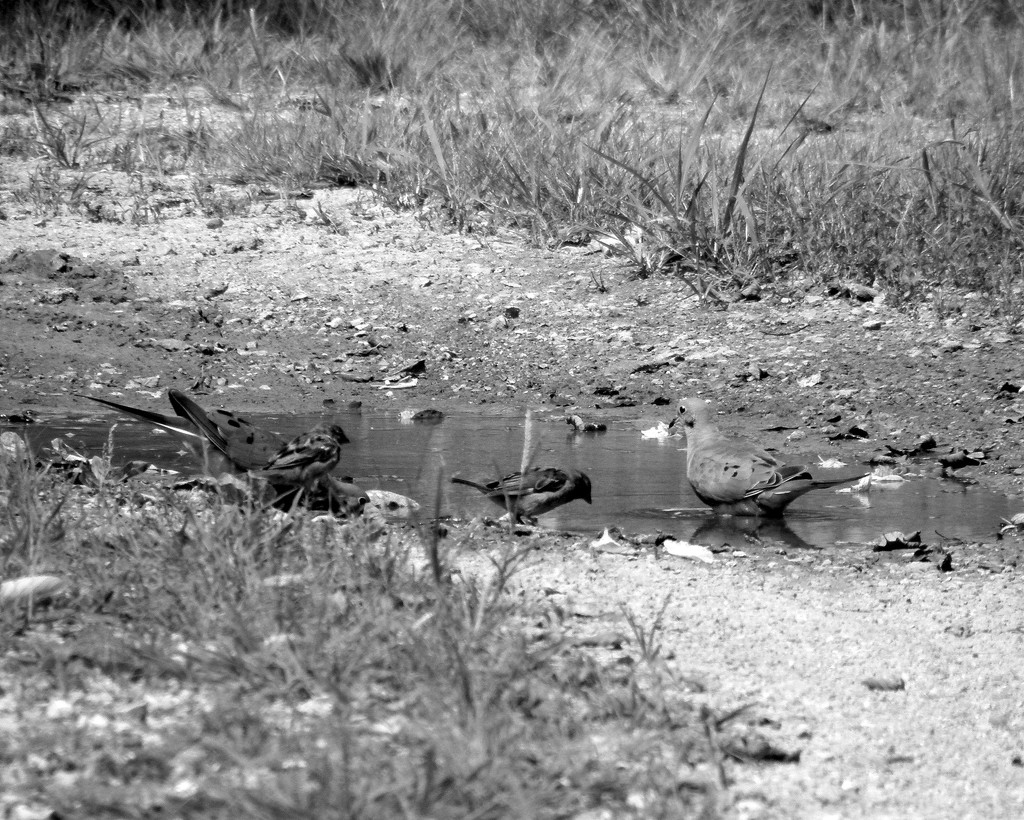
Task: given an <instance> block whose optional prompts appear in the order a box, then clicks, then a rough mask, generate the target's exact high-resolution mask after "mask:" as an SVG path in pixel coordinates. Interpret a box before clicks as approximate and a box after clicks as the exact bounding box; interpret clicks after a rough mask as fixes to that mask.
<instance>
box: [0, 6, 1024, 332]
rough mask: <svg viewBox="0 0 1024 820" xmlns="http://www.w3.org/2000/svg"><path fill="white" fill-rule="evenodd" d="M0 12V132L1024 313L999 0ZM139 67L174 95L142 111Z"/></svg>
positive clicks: (784, 276)
mask: <svg viewBox="0 0 1024 820" xmlns="http://www.w3.org/2000/svg"><path fill="white" fill-rule="evenodd" d="M3 26H4V27H5V29H6V30H7V31H8V33H9V34H10V35H11V36H9V37H7V38H5V40H4V43H3V45H2V46H0V61H2V63H3V64H4V65H5V66H6V69H5V75H4V76H5V78H4V88H5V90H6V96H5V100H4V108H5V113H7V114H8V115H12V116H9V117H8V118H5V119H9V122H6V123H5V124H4V125H3V129H4V131H3V134H0V150H3V152H4V153H5V154H7V155H22V156H36V157H38V156H40V154H41V155H42V156H44V157H46V161H47V162H48V164H50V165H54V166H57V167H61V168H66V169H81V170H80V171H79V173H85V169H99V168H113V169H118V170H121V171H127V172H128V173H130V174H134V175H135V176H137V177H140V178H143V179H145V178H148V177H155V178H158V179H159V178H161V177H162V176H163V175H164V174H167V173H184V174H186V175H191V176H193V177H195V178H201V179H203V180H221V181H225V182H230V183H233V184H256V185H260V186H263V187H270V188H276V189H277V190H279V191H281V192H282V194H284V195H287V193H288V192H290V191H294V190H295V189H297V188H301V187H302V186H305V185H308V184H309V183H313V182H328V183H334V184H346V185H348V184H354V185H364V186H371V187H373V188H374V189H375V190H376V191H377V192H378V193H379V194H380V195H381V196H383V197H384V198H385V199H386V201H388V202H389V203H391V204H392V205H393V206H394V207H396V208H398V207H415V208H421V209H424V211H425V214H426V215H427V216H428V217H429V218H430V219H432V220H433V221H434V222H435V223H436V224H438V225H452V226H455V227H457V228H458V229H460V230H465V231H485V232H486V231H489V230H493V229H494V228H497V227H505V226H511V227H514V228H519V229H523V230H524V231H525V232H526V235H527V236H528V237H530V238H532V241H534V242H537V243H554V244H557V243H561V242H566V241H574V242H575V241H581V240H585V239H587V238H592V237H595V236H596V237H604V238H605V239H608V238H611V239H612V240H614V241H609V242H607V243H606V244H607V245H609V246H610V248H611V252H613V253H617V254H620V255H622V256H623V258H624V259H625V260H627V262H628V263H630V264H631V265H632V266H633V267H634V268H635V270H636V272H637V273H638V274H639V275H644V276H649V275H652V274H658V275H670V276H681V277H683V278H684V279H685V280H686V281H687V282H688V283H690V284H691V286H693V287H694V289H695V290H696V291H697V292H698V293H700V294H702V295H704V296H709V297H712V298H714V297H715V296H716V295H721V294H722V293H726V294H727V293H729V292H730V291H734V290H736V289H738V288H742V287H744V286H746V285H748V284H750V283H756V284H757V285H760V286H763V285H769V284H771V285H774V286H776V287H781V288H784V289H792V290H806V289H808V288H811V287H826V288H833V289H835V288H840V287H843V286H845V285H846V284H847V283H850V282H853V283H858V284H861V285H865V286H870V287H875V288H877V289H879V290H882V291H884V292H885V293H886V295H887V298H889V299H890V300H891V301H893V302H898V303H902V304H904V305H905V306H906V307H907V308H908V309H916V308H918V307H921V306H922V305H924V304H925V302H926V301H927V302H929V303H930V305H929V306H930V308H931V309H934V310H936V311H937V312H938V314H939V315H940V316H943V315H947V314H956V313H957V312H958V311H960V310H964V309H967V305H966V303H965V294H969V293H974V294H977V295H980V296H981V297H982V299H981V300H979V301H978V303H977V304H975V306H974V308H973V309H975V310H978V309H984V310H987V311H988V312H990V313H995V314H999V315H1001V316H1003V318H1005V319H1006V320H1007V322H1008V324H1009V325H1010V326H1011V327H1014V326H1019V321H1020V318H1021V316H1022V314H1024V306H1022V305H1024V298H1022V294H1021V274H1022V247H1021V243H1022V237H1021V226H1020V211H1021V198H1022V195H1024V194H1022V184H1021V173H1020V168H1021V167H1022V160H1024V158H1022V157H1021V155H1020V151H1021V149H1020V145H1021V144H1022V141H1021V139H1020V137H1021V128H1022V125H1021V117H1020V102H1019V89H1020V88H1021V86H1022V79H1024V66H1022V60H1021V58H1020V55H1021V54H1022V53H1024V19H1022V18H1021V15H1020V11H1019V9H1018V8H1017V7H1016V5H1015V4H1013V3H1011V2H1009V0H977V1H976V2H954V3H944V4H933V3H926V2H892V1H891V0H874V2H867V3H850V2H845V0H835V1H834V2H820V3H811V4H808V5H807V6H806V7H805V8H804V7H802V8H801V9H800V10H796V11H795V10H794V7H793V5H792V4H791V3H786V2H782V1H781V0H779V2H774V3H762V2H754V0H675V2H659V3H651V2H638V0H632V1H631V0H624V1H623V2H591V3H578V2H572V0H543V1H542V0H519V2H515V3H495V2H489V1H486V0H477V1H476V2H469V0H463V2H457V0H428V1H427V2H423V3H412V2H402V1H400V0H394V1H393V2H386V3H377V2H374V3H370V2H359V1H358V0H348V1H347V2H346V1H345V0H334V2H330V1H329V0H319V2H298V3H281V2H277V1H276V0H265V2H262V3H255V4H245V5H244V6H243V5H242V4H236V3H230V2H220V3H212V4H211V3H199V2H194V3H190V2H185V0H182V1H181V2H166V3H157V2H152V3H150V4H141V5H140V4H135V3H132V4H127V3H121V2H118V0H109V2H106V3H86V2H79V3H51V4H39V3H29V2H20V3H18V2H15V3H10V4H7V6H6V7H5V10H4V19H3ZM154 92H159V93H160V94H161V95H165V96H168V95H169V97H170V99H171V101H172V102H171V104H170V107H171V108H173V109H174V110H175V112H176V116H173V117H172V116H170V115H167V116H165V114H167V112H166V111H160V112H159V116H157V114H156V112H154V114H153V116H152V117H150V118H149V119H148V120H147V119H145V117H142V120H145V122H142V121H140V115H139V113H138V112H136V113H134V114H133V113H132V112H131V111H130V108H131V107H132V106H136V107H138V106H139V105H140V104H141V106H142V109H143V111H142V113H145V111H144V109H145V107H146V103H145V100H146V99H147V96H146V95H147V94H152V93H154ZM129 122H131V123H134V125H132V126H131V127H128V124H129ZM22 200H23V201H26V202H29V203H30V205H31V203H32V202H34V201H36V200H42V202H41V204H40V206H39V207H41V208H44V209H46V210H48V211H51V212H52V211H53V208H54V204H53V203H52V202H49V201H46V197H45V195H42V194H32V192H31V191H30V192H29V193H28V194H24V193H23V196H22ZM195 206H196V207H197V208H200V209H202V210H203V211H204V212H206V213H213V212H216V211H217V207H216V206H213V205H211V204H210V203H209V202H199V201H197V202H196V203H195ZM82 207H83V205H82V203H81V202H80V201H76V200H73V199H72V200H70V201H69V202H68V208H69V209H72V210H74V209H76V208H77V209H81V208H82ZM121 218H126V217H123V216H122V217H121ZM131 218H132V219H134V220H135V221H141V220H146V219H149V218H151V214H150V213H149V212H147V210H146V209H145V208H142V209H141V211H139V209H136V210H134V211H132V215H131ZM967 298H968V300H969V299H970V298H973V297H969V296H968V297H967Z"/></svg>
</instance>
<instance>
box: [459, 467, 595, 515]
mask: <svg viewBox="0 0 1024 820" xmlns="http://www.w3.org/2000/svg"><path fill="white" fill-rule="evenodd" d="M452 483H453V484H465V485H466V486H468V487H473V488H474V489H476V490H479V491H480V492H482V493H483V494H484V495H486V496H487V497H488V498H489V499H490V500H491V501H493V502H494V503H495V504H497V505H498V506H499V507H501V508H502V509H504V510H507V511H508V512H510V513H511V514H512V516H513V519H514V520H515V521H516V522H517V523H518V522H521V521H527V522H530V523H533V522H535V521H536V519H537V516H539V515H543V514H544V513H546V512H551V510H553V509H555V507H560V506H562V505H563V504H568V503H569V502H570V501H574V500H576V499H577V498H578V499H581V500H583V501H586V502H587V503H588V504H590V503H591V501H590V478H589V477H588V476H587V474H586V473H581V472H579V471H578V470H561V469H559V468H557V467H533V468H531V469H529V470H527V471H526V472H525V473H511V474H510V475H507V476H505V477H504V478H503V479H501V480H500V481H489V482H487V483H486V484H485V483H483V482H478V481H470V480H469V479H466V478H459V477H455V478H453V479H452Z"/></svg>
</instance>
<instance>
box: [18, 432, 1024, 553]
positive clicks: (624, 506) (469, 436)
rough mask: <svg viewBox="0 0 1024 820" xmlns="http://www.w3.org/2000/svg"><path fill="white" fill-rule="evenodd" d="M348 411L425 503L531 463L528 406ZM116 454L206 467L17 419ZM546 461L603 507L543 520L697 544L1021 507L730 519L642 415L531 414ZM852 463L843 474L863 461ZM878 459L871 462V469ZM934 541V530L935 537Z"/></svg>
mask: <svg viewBox="0 0 1024 820" xmlns="http://www.w3.org/2000/svg"><path fill="white" fill-rule="evenodd" d="M250 418H251V419H252V421H253V422H254V423H257V424H259V425H261V426H265V427H267V428H268V429H271V430H274V431H275V432H278V433H280V434H281V435H282V436H284V437H286V438H289V437H291V436H293V435H295V434H297V433H299V432H301V431H303V430H305V429H308V428H309V427H311V426H313V425H314V424H315V423H316V422H317V421H319V419H316V418H302V417H288V418H281V417H274V416H257V415H253V416H251V417H250ZM336 420H337V421H338V422H339V423H341V425H342V426H343V427H344V428H345V431H346V433H347V434H348V436H349V438H350V439H351V440H352V444H350V445H346V447H345V455H344V459H343V462H342V464H343V469H344V471H345V472H346V473H348V474H350V475H352V476H353V477H354V478H355V479H356V480H357V481H358V482H359V483H360V484H361V485H362V486H364V487H365V488H367V489H372V488H379V489H386V490H394V491H396V492H400V493H403V494H406V495H411V496H412V497H414V498H417V499H419V500H421V501H423V502H426V501H427V500H428V499H432V498H434V497H435V494H436V493H435V488H436V486H437V476H438V475H439V472H440V473H441V474H444V475H452V474H458V475H463V476H466V477H472V478H478V479H481V480H490V479H492V478H494V477H496V476H497V475H498V474H505V473H508V472H511V471H513V470H516V469H518V468H519V465H520V461H521V457H522V449H523V437H524V422H523V418H522V416H518V417H510V416H494V415H480V414H477V413H470V412H464V413H449V414H447V415H446V416H445V418H444V420H443V421H442V422H441V423H439V424H422V423H409V422H403V421H402V420H401V419H400V418H399V416H398V414H397V413H389V414H383V413H371V412H362V413H360V412H350V413H341V414H339V415H338V416H337V417H336ZM115 421H116V422H117V428H116V430H115V432H114V458H115V461H127V460H130V459H146V460H149V461H152V462H154V463H155V464H158V465H160V466H162V467H169V468H173V469H176V470H180V471H182V472H192V471H195V470H196V469H197V465H196V464H195V463H194V462H193V461H192V460H191V458H190V457H188V456H187V455H184V454H183V453H181V452H179V451H180V446H179V445H178V444H177V442H176V441H175V440H174V439H173V438H172V437H171V436H168V435H166V434H162V433H159V432H154V430H153V428H152V427H150V426H148V425H146V424H144V423H141V422H134V421H125V420H121V419H119V418H118V417H117V416H115V415H114V414H110V415H106V414H102V413H101V414H98V415H96V416H92V417H89V418H88V419H84V420H79V421H72V420H68V421H61V422H46V423H43V424H36V425H32V426H28V427H20V428H16V429H18V430H19V431H24V432H27V433H28V434H29V436H30V439H31V441H32V442H33V443H34V445H35V446H37V447H38V446H42V445H44V444H46V443H48V442H49V441H50V440H51V439H52V438H54V437H56V436H62V437H64V438H65V439H66V440H68V442H69V443H71V444H73V446H75V447H76V448H77V449H79V450H80V451H82V452H84V453H86V454H95V453H96V452H99V451H100V449H101V448H102V447H103V445H104V444H105V443H106V440H107V434H108V432H109V429H110V425H111V424H112V423H113V422H115ZM531 431H532V433H531V435H532V440H533V444H534V446H535V447H536V453H537V455H536V457H535V459H534V463H535V464H554V465H562V466H574V467H576V468H578V469H580V470H583V471H584V472H586V473H587V474H588V475H590V477H591V480H592V481H593V485H594V492H593V502H594V503H593V505H591V506H588V505H587V504H585V503H583V502H580V501H576V502H573V503H572V504H570V505H567V506H565V507H562V508H560V509H558V510H556V511H554V512H552V513H550V514H548V515H547V516H545V517H544V518H543V519H542V520H541V523H542V524H543V525H545V526H548V527H551V528H555V529H567V530H575V531H582V532H593V533H595V534H596V533H599V532H600V531H601V530H602V529H603V528H604V527H606V526H618V527H620V528H622V529H623V530H624V531H626V532H655V531H661V532H665V533H671V534H673V535H675V536H676V537H678V538H683V539H687V540H691V541H696V542H697V543H704V544H709V545H715V546H717V545H721V544H723V543H730V544H733V545H734V546H737V547H739V546H742V545H743V544H744V543H749V539H748V536H750V535H754V536H756V537H757V538H760V539H767V540H770V541H772V542H779V541H781V542H783V543H784V544H786V545H788V546H790V547H806V548H822V547H828V546H830V545H834V544H837V543H840V542H868V541H872V540H874V539H875V538H876V537H877V536H878V535H880V534H881V533H883V532H886V531H890V530H903V531H905V532H911V531H914V530H921V531H922V535H924V536H925V540H926V541H927V540H928V536H931V535H932V534H933V532H934V531H938V532H940V533H942V534H943V535H945V536H956V537H960V538H964V539H968V540H973V539H981V538H986V539H990V538H991V537H992V536H993V535H994V533H995V532H996V531H997V529H998V526H999V519H1000V518H1001V517H1008V516H1009V515H1011V514H1013V513H1016V512H1020V506H1021V505H1020V504H1019V503H1018V502H1015V501H1013V500H1011V499H1008V498H1006V497H1005V496H1002V495H997V494H994V493H990V492H986V491H984V490H981V489H978V488H976V487H964V486H962V485H960V484H957V483H955V482H949V481H937V480H928V479H912V480H909V481H906V482H903V483H900V484H897V485H894V486H877V485H876V486H875V487H873V488H872V489H871V491H870V492H868V493H866V494H858V493H837V492H835V491H834V490H822V491H816V492H812V493H809V494H808V495H805V496H803V497H802V498H800V499H799V500H798V501H796V502H795V503H794V504H793V506H792V507H790V508H789V510H788V511H787V514H786V517H785V519H784V521H768V522H764V521H761V520H759V519H744V518H723V519H718V518H716V517H715V516H713V515H711V514H710V513H709V511H708V510H707V508H706V507H705V506H704V505H703V504H701V503H700V501H698V500H697V498H696V497H694V495H693V493H692V492H691V490H690V488H689V485H688V484H687V483H686V464H685V451H684V449H683V447H684V444H683V441H682V440H681V439H677V438H671V439H667V440H660V441H659V440H654V439H643V438H642V437H641V435H640V425H639V424H632V423H622V424H621V425H618V426H616V425H613V426H612V428H611V429H610V430H608V431H607V432H605V433H597V434H585V435H573V434H571V432H570V430H569V428H568V426H567V425H566V424H565V423H564V421H563V420H562V418H561V417H558V418H549V419H547V420H545V419H543V418H537V419H535V420H534V422H533V423H532V424H531ZM859 469H860V468H859V466H858V465H849V466H848V467H847V468H845V469H844V470H843V471H841V472H839V473H835V472H831V471H825V472H824V473H823V475H824V476H828V477H831V476H837V475H841V474H844V473H845V474H849V473H855V472H858V471H859ZM864 469H866V468H864ZM442 486H443V500H444V509H443V512H444V513H447V514H454V515H459V516H471V515H474V514H478V513H481V512H487V513H488V514H494V513H495V512H496V508H495V507H493V506H491V505H490V504H489V502H487V501H486V500H485V499H483V498H482V497H481V496H480V495H479V494H478V493H476V492H475V491H474V490H473V489H472V488H469V487H464V486H461V485H449V484H448V483H447V482H444V483H443V484H442ZM933 540H934V539H933Z"/></svg>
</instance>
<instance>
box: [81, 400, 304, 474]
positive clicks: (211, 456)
mask: <svg viewBox="0 0 1024 820" xmlns="http://www.w3.org/2000/svg"><path fill="white" fill-rule="evenodd" d="M84 398H87V399H90V400H91V401H95V402H98V403H99V404H102V405H104V406H106V407H110V408H112V409H113V410H117V411H118V412H120V413H124V414H125V415H128V416H132V417H134V418H137V419H141V420H142V421H146V422H149V423H150V424H153V425H155V426H157V427H159V428H160V429H162V430H166V431H167V432H169V433H171V434H172V435H174V436H175V437H177V438H178V439H179V440H180V441H181V442H182V444H184V445H185V447H186V448H187V449H188V450H189V452H191V453H192V454H193V455H195V456H196V457H197V458H200V459H203V460H204V462H205V463H206V466H207V469H208V470H209V472H211V473H213V474H215V475H216V474H220V473H232V472H245V471H246V470H253V469H258V468H260V467H262V466H264V465H265V464H266V463H267V462H268V461H269V460H270V459H271V457H273V455H274V454H275V453H276V452H277V451H278V450H280V449H281V447H283V446H284V445H285V443H286V442H285V440H284V439H283V438H281V437H280V436H277V435H275V434H274V433H271V432H270V431H268V430H264V429H262V428H260V427H257V426H256V425H255V424H253V423H252V422H250V421H248V420H246V419H244V418H242V417H241V416H239V415H238V414H236V413H232V412H231V411H230V410H213V411H211V412H207V411H206V410H204V409H203V408H202V407H200V406H199V405H198V404H196V402H194V401H193V400H192V399H190V398H189V397H188V396H186V395H185V394H184V393H182V392H181V391H180V390H174V389H171V390H168V391H167V398H168V400H169V401H170V402H171V406H172V407H173V408H174V412H175V413H176V415H174V416H169V415H166V414H164V413H157V412H154V411H152V410H144V409H143V408H141V407H131V406H130V405H127V404H120V403H119V402H116V401H111V400H110V399H101V398H99V397H97V396H84Z"/></svg>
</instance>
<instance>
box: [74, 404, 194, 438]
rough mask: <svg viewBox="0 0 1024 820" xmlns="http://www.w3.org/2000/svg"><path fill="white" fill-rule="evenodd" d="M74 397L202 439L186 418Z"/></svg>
mask: <svg viewBox="0 0 1024 820" xmlns="http://www.w3.org/2000/svg"><path fill="white" fill-rule="evenodd" d="M75 395H76V396H81V397H82V398H83V399H89V401H94V402H97V403H98V404H102V405H104V406H106V407H109V408H110V409H112V410H117V411H118V412H119V413H124V414H125V415H126V416H133V417H135V418H137V419H141V420H142V421H147V422H149V423H150V424H155V425H156V426H157V427H161V428H163V429H164V430H168V431H170V432H172V433H176V434H178V435H180V436H185V437H187V438H194V439H198V438H202V436H201V435H200V434H199V433H198V432H197V430H196V429H195V427H194V426H193V425H191V424H190V423H189V420H188V418H186V417H181V416H168V415H166V414H164V413H156V412H154V411H152V410H144V409H143V408H141V407H130V406H129V405H127V404H120V403H119V402H116V401H111V400H110V399H101V398H99V397H98V396H87V395H85V394H84V393H76V394H75Z"/></svg>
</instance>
